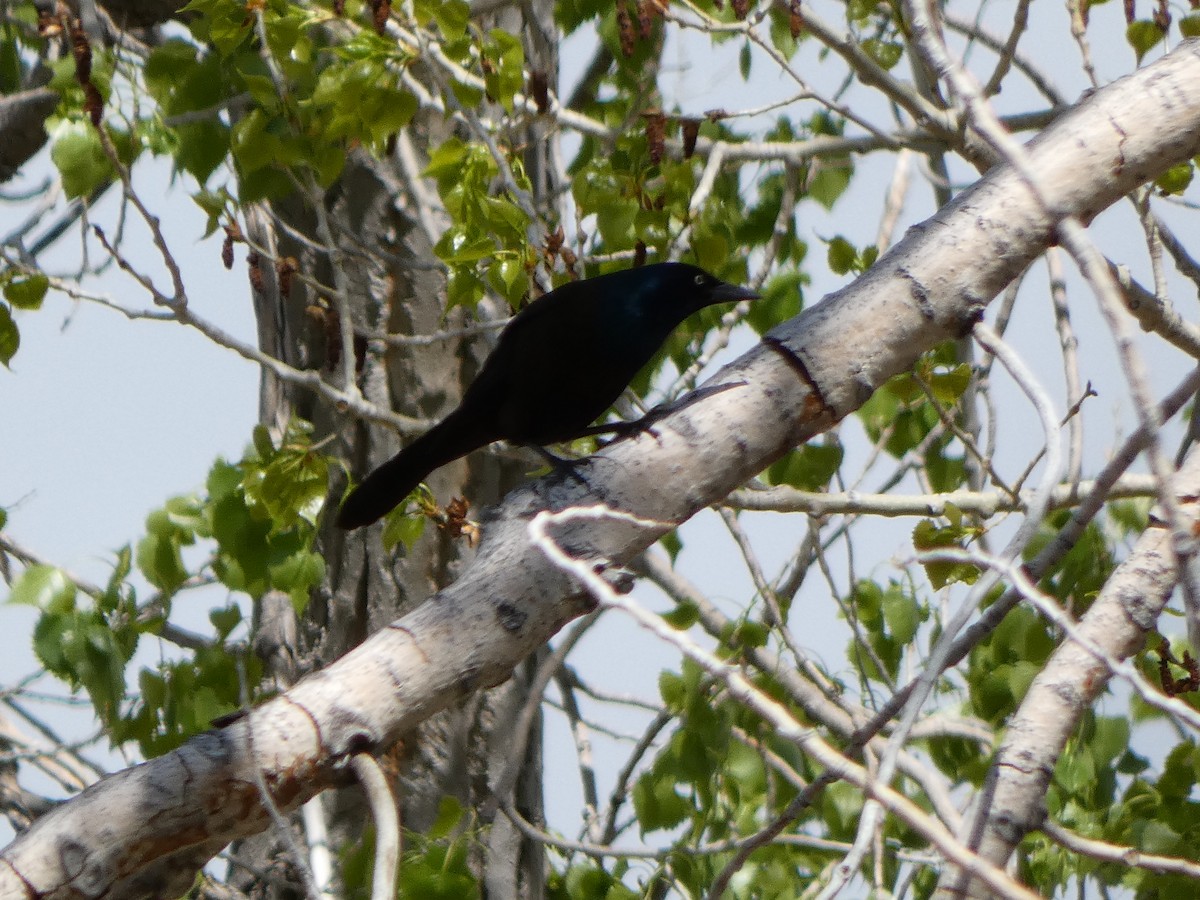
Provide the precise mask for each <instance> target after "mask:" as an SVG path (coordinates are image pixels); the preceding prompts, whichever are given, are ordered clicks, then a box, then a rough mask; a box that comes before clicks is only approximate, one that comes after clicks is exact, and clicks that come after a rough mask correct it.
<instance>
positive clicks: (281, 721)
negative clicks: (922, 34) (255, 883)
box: [0, 41, 1200, 898]
mask: <svg viewBox="0 0 1200 900" xmlns="http://www.w3.org/2000/svg"><path fill="white" fill-rule="evenodd" d="M1197 83H1200V44H1197V43H1196V42H1194V41H1192V42H1187V43H1185V44H1183V45H1182V46H1180V47H1179V48H1178V49H1177V50H1175V51H1174V52H1173V53H1171V54H1170V55H1169V56H1167V57H1165V58H1164V59H1162V60H1161V61H1159V62H1157V63H1155V64H1153V65H1150V66H1147V67H1146V68H1144V69H1141V70H1139V71H1138V72H1136V73H1135V74H1134V75H1132V76H1130V77H1129V78H1126V79H1123V80H1122V81H1119V82H1117V83H1115V84H1113V85H1111V86H1109V87H1106V88H1104V89H1102V90H1099V91H1097V92H1096V93H1095V94H1093V95H1092V96H1091V97H1090V98H1088V99H1087V100H1086V101H1085V102H1084V103H1082V104H1081V105H1080V106H1079V107H1078V108H1077V109H1075V110H1073V111H1072V112H1070V113H1069V114H1067V115H1065V116H1063V117H1062V118H1061V119H1059V120H1057V121H1056V122H1055V124H1054V125H1053V126H1051V127H1050V128H1049V129H1048V130H1047V131H1046V132H1045V133H1044V134H1043V135H1041V136H1040V137H1039V138H1038V139H1036V140H1035V141H1034V142H1032V143H1031V144H1030V145H1029V146H1028V148H1027V149H1028V165H1029V166H1030V167H1031V170H1032V171H1034V172H1036V173H1037V175H1038V178H1039V184H1040V185H1041V187H1042V190H1041V194H1040V196H1041V198H1042V199H1041V200H1039V199H1038V198H1037V197H1035V195H1034V193H1033V192H1032V191H1031V190H1030V189H1029V187H1028V185H1027V184H1026V183H1025V182H1024V181H1023V180H1022V178H1021V177H1020V175H1018V174H1017V173H1016V172H1014V171H1013V170H1011V169H1010V168H1007V167H999V168H997V169H995V170H993V171H991V172H990V173H989V174H988V175H987V176H985V177H984V178H983V179H982V180H981V181H980V182H979V183H978V184H977V185H976V186H975V187H974V188H972V189H970V190H968V191H965V192H963V193H962V194H961V195H959V197H958V198H957V199H956V200H955V201H954V202H953V203H951V204H950V205H949V206H947V207H946V208H945V209H943V210H941V211H939V212H938V213H937V215H935V216H934V217H933V218H931V219H930V220H929V221H927V222H925V223H924V224H923V225H920V226H918V227H915V228H913V229H910V231H909V233H908V235H907V236H906V237H905V238H904V240H903V241H901V242H900V243H899V244H898V245H896V247H894V248H893V249H892V250H891V251H890V252H889V253H888V254H887V255H886V256H885V257H884V258H883V259H881V260H880V261H879V263H878V264H877V265H876V266H875V267H874V268H872V270H871V271H870V272H869V273H868V274H867V275H865V276H864V277H862V278H860V279H859V280H858V281H856V282H855V283H854V284H853V285H851V286H850V287H848V288H846V289H844V290H842V291H839V292H838V293H836V294H834V295H831V296H830V297H828V298H826V299H825V300H824V301H823V302H821V303H820V304H818V305H816V306H814V307H812V308H810V309H808V310H806V311H805V312H804V313H802V314H801V315H800V316H798V317H797V318H796V319H794V320H793V321H791V322H788V323H786V324H784V325H781V326H779V327H778V328H776V329H775V330H773V331H772V332H771V333H770V334H769V335H768V337H767V338H766V340H764V342H763V343H762V344H760V345H758V346H757V347H755V348H754V349H752V350H751V351H750V352H748V353H747V354H745V355H744V356H743V357H742V358H740V359H739V360H737V361H736V362H734V363H732V364H731V365H729V366H727V367H725V368H724V369H723V370H721V371H720V372H718V373H717V375H716V376H714V378H713V379H712V380H711V381H710V382H709V385H708V387H706V388H702V389H701V393H700V395H699V396H698V397H693V398H692V402H690V403H684V404H682V405H680V406H678V407H677V408H676V409H674V410H673V411H671V413H670V414H669V415H666V416H664V417H663V418H662V419H661V420H660V421H658V422H656V423H655V425H654V428H653V429H652V430H650V431H646V432H643V433H641V434H639V435H637V436H635V437H633V438H630V439H628V440H623V441H619V442H617V443H615V444H613V445H611V446H610V447H608V448H606V449H605V450H604V451H603V452H602V453H601V454H598V455H597V456H596V457H595V458H594V459H593V460H592V461H591V463H590V465H589V466H588V468H587V469H586V470H584V473H585V476H586V479H585V480H586V483H585V484H584V483H581V482H580V481H579V480H578V479H575V478H572V477H569V476H550V477H547V478H544V479H542V480H541V481H538V482H535V483H532V484H530V485H527V486H526V487H524V488H522V489H520V490H517V491H515V492H513V493H512V494H511V495H509V497H508V498H507V499H506V500H505V502H504V503H503V504H502V505H501V506H500V507H499V508H497V509H496V510H495V511H493V512H491V513H489V514H488V516H487V518H486V520H485V522H484V540H483V544H482V546H481V548H480V551H479V554H478V556H477V558H476V559H475V561H474V562H473V563H472V564H471V566H470V568H469V569H468V570H467V571H466V572H464V573H463V575H462V577H461V578H460V579H459V580H458V581H457V582H456V583H455V584H453V585H451V586H450V587H449V588H447V589H446V590H444V591H441V592H439V593H438V594H437V595H436V596H435V597H434V598H432V599H431V600H430V601H429V602H428V603H426V604H424V605H423V606H421V607H420V608H418V609H417V610H416V611H414V612H413V613H412V614H410V615H408V616H406V617H405V618H403V619H402V620H400V621H398V622H396V623H394V624H393V625H392V626H390V627H388V628H386V629H384V630H383V631H381V632H379V633H377V634H375V635H373V636H372V637H371V638H370V639H368V640H367V641H366V642H364V643H363V644H362V645H361V646H360V647H359V648H358V649H357V650H355V651H354V652H353V653H351V654H348V655H347V656H345V657H344V658H342V659H341V660H339V661H338V662H337V663H335V664H334V665H333V666H331V667H329V668H328V669H325V670H323V671H321V672H318V673H316V674H314V675H312V676H310V677H309V678H307V679H305V680H304V681H302V682H300V683H299V684H297V685H296V686H295V687H294V688H292V689H291V690H289V691H288V692H287V693H286V694H284V695H282V696H281V697H279V698H277V699H275V700H272V701H271V702H269V703H266V704H264V705H263V706H261V707H259V708H257V709H254V710H252V711H251V712H250V713H248V714H247V715H245V716H243V717H241V718H239V719H237V720H236V721H233V722H230V723H227V724H224V726H223V727H218V728H216V729H215V730H213V731H210V732H208V733H206V734H204V735H201V736H199V737H197V738H195V739H193V740H191V741H189V742H188V743H187V744H186V745H184V746H183V747H181V748H179V749H178V750H176V751H174V752H172V753H169V754H167V755H165V756H162V757H159V758H158V759H155V760H152V761H150V762H147V763H144V764H142V765H140V766H136V767H134V768H132V769H129V770H126V771H124V772H120V773H118V774H116V775H114V776H112V777H110V778H108V779H105V780H104V781H102V782H100V783H98V784H96V785H94V786H93V787H91V788H89V789H88V790H87V791H85V792H84V793H83V794H81V795H80V796H79V797H77V798H75V799H74V800H72V801H70V802H69V803H65V804H63V805H62V806H61V807H59V808H57V809H55V810H54V811H52V812H51V813H49V814H47V815H46V816H44V817H43V818H42V819H40V820H39V821H38V822H36V823H35V824H34V825H33V827H32V828H30V830H29V831H27V832H26V833H25V834H23V835H22V836H21V837H20V838H18V839H17V840H16V841H14V842H13V843H12V844H11V845H9V847H7V848H6V849H5V850H4V851H3V852H0V896H4V897H14V898H20V897H32V896H35V895H36V896H39V897H44V898H52V897H68V896H75V897H77V896H98V895H100V894H102V893H106V892H107V894H108V895H109V896H121V897H141V896H159V895H161V892H160V891H159V888H160V887H161V885H158V884H147V883H146V882H145V881H139V879H138V876H139V873H144V872H145V871H146V870H147V869H149V868H150V867H151V866H154V865H155V864H156V862H161V861H162V860H163V859H165V858H167V857H171V856H173V855H174V856H176V858H187V859H193V858H195V857H196V856H197V855H200V854H202V853H204V852H215V851H216V850H217V849H219V848H220V846H222V845H223V844H224V843H226V842H228V841H230V840H232V839H234V838H235V837H238V836H241V835H246V834H249V833H252V832H255V831H258V830H261V829H262V828H263V827H265V826H266V824H267V821H268V820H267V816H266V813H265V812H264V811H263V809H262V804H261V802H260V800H259V796H258V789H257V787H256V786H255V782H256V776H255V774H254V772H255V771H256V770H257V771H258V772H261V773H262V779H263V781H264V782H265V784H266V785H267V787H268V788H269V789H270V791H271V792H272V794H273V797H274V800H275V803H276V804H277V805H278V807H279V808H280V809H284V810H287V809H292V808H295V807H296V806H297V805H299V804H300V803H302V802H304V801H305V800H306V799H308V798H309V797H311V796H313V795H314V794H316V793H317V792H319V791H321V790H323V789H324V788H326V787H328V786H329V785H331V784H332V783H334V782H335V781H337V780H340V779H341V778H343V777H344V775H343V771H342V770H343V768H344V766H345V765H346V763H347V761H348V760H349V759H350V758H351V757H352V756H353V755H354V754H356V753H359V752H379V751H382V750H383V749H385V748H387V747H388V746H389V745H390V744H391V743H392V742H394V741H395V740H396V739H397V738H398V737H399V736H401V735H402V734H404V733H405V732H406V731H407V730H408V729H411V728H412V727H413V726H414V725H415V724H416V723H418V722H420V721H421V720H422V719H424V718H425V717H427V716H428V715H430V714H431V713H433V712H434V711H436V710H438V709H443V708H445V707H447V706H449V705H451V704H452V703H454V702H455V701H457V700H458V699H460V698H462V697H463V696H465V695H466V694H468V693H470V692H471V691H474V690H476V689H478V688H480V687H486V686H488V685H493V684H497V683H499V682H501V681H503V680H504V679H506V678H507V677H508V675H509V673H510V671H511V669H512V667H513V666H514V665H515V664H516V663H517V662H518V661H520V660H521V659H522V658H524V657H525V656H526V655H527V654H528V653H530V652H531V651H532V650H534V649H535V648H536V647H538V646H540V645H541V644H542V643H543V642H544V641H545V640H546V639H547V638H548V637H549V636H551V635H552V634H554V632H556V631H557V630H558V629H559V628H560V627H561V626H562V624H563V623H564V622H566V621H568V620H569V619H571V618H573V617H574V616H577V615H579V614H580V613H581V612H582V611H583V610H585V609H587V608H588V605H589V604H588V602H587V601H586V600H585V599H584V598H583V597H582V594H581V591H580V589H579V587H578V586H577V585H575V584H573V583H572V581H571V580H570V579H569V578H568V576H567V575H565V574H564V573H563V572H562V571H561V570H560V569H559V568H558V567H557V566H555V565H553V564H551V563H550V562H549V561H547V560H546V558H545V556H544V555H543V554H542V553H541V552H540V551H539V550H538V549H537V548H536V547H534V546H533V545H532V544H531V542H530V539H529V535H528V528H527V524H528V521H529V520H530V519H531V518H532V517H533V516H534V515H536V514H537V513H538V512H539V511H542V510H545V509H550V510H561V509H565V508H568V507H571V506H577V505H591V504H595V503H597V502H602V503H604V504H606V505H608V506H611V507H613V508H618V509H622V510H626V511H628V512H629V513H631V514H632V515H634V516H636V517H639V518H642V519H652V520H656V521H659V522H666V523H679V522H682V521H684V520H685V519H687V518H688V517H689V516H691V515H692V514H694V513H695V512H696V511H698V510H700V509H702V508H704V507H706V506H708V505H709V504H711V503H714V502H716V501H718V500H720V499H721V498H722V497H724V496H725V495H727V494H728V493H729V492H730V491H731V490H732V489H733V488H735V487H737V486H738V485H740V484H741V483H742V482H744V481H745V480H746V479H747V478H749V477H750V476H751V475H753V474H755V473H756V472H759V471H761V470H762V469H763V468H764V467H765V466H767V465H768V464H769V463H771V462H772V461H773V460H775V459H777V458H778V457H779V456H781V455H782V454H783V453H785V452H786V451H787V450H789V449H790V448H792V447H794V446H795V445H796V444H797V443H799V442H801V441H804V440H807V439H808V438H810V437H812V436H813V435H814V434H817V433H819V432H820V431H822V430H824V429H826V428H828V427H829V426H830V425H831V424H832V423H834V422H835V421H837V420H838V419H840V418H841V417H843V416H845V415H847V414H849V413H850V412H852V411H853V410H854V409H856V408H857V407H858V406H859V405H860V404H861V403H862V402H863V401H864V400H866V399H867V398H868V397H869V396H870V395H871V393H872V392H873V391H874V389H875V388H876V387H878V386H879V385H880V384H882V383H883V381H884V380H885V379H887V378H888V377H890V376H891V375H893V374H895V373H897V372H901V371H904V370H905V369H907V368H908V367H910V366H911V365H912V363H913V362H914V360H915V359H916V358H917V357H918V355H919V354H921V353H923V352H924V351H926V350H928V349H930V348H932V347H933V346H935V345H936V344H938V343H939V342H941V341H942V340H944V339H946V338H948V337H958V336H961V335H963V334H965V333H966V332H967V331H969V330H970V328H971V326H972V325H973V324H974V322H975V321H976V320H977V319H978V318H979V316H980V315H981V314H982V311H983V309H984V307H985V306H986V304H987V303H988V302H989V301H990V300H991V298H992V297H993V296H995V295H996V294H997V293H998V292H999V291H1001V290H1002V289H1003V288H1004V286H1005V285H1006V284H1007V283H1008V282H1009V281H1010V280H1011V279H1013V278H1014V277H1015V276H1016V275H1017V274H1018V273H1019V272H1021V271H1022V270H1023V269H1024V268H1025V266H1026V265H1027V264H1028V263H1029V262H1030V261H1031V260H1032V259H1034V258H1035V257H1036V256H1037V255H1038V254H1039V253H1041V252H1042V251H1043V249H1044V248H1045V247H1046V246H1047V245H1048V244H1049V243H1050V242H1051V240H1052V235H1053V233H1054V228H1055V226H1056V224H1057V223H1058V222H1059V221H1061V220H1062V218H1063V217H1065V216H1068V215H1074V216H1078V217H1080V218H1082V219H1089V218H1091V217H1092V216H1094V215H1095V214H1096V213H1098V212H1099V211H1100V210H1101V209H1103V208H1104V207H1105V206H1107V205H1109V204H1111V203H1112V202H1113V201H1115V200H1116V199H1118V198H1119V197H1121V196H1123V195H1124V194H1125V193H1127V192H1128V191H1130V190H1132V189H1133V188H1134V187H1136V186H1138V185H1139V184H1143V183H1145V182H1147V181H1149V180H1150V179H1152V178H1154V177H1155V176H1156V175H1157V174H1159V173H1160V172H1162V171H1164V170H1165V169H1167V168H1169V167H1170V166H1171V165H1172V164H1175V163H1177V162H1180V161H1182V160H1185V159H1188V158H1190V157H1192V156H1194V155H1195V154H1197V153H1198V152H1200V92H1197V91H1195V89H1194V86H1195V85H1196V84H1197ZM714 386H719V387H721V388H722V389H714ZM663 530H665V526H654V527H647V526H639V525H637V524H633V523H630V522H619V521H605V522H586V523H577V524H575V525H570V526H565V527H563V528H561V529H558V530H556V533H555V534H554V539H555V541H556V543H557V544H558V545H559V546H561V547H563V548H564V549H566V550H567V551H568V552H569V553H570V554H571V555H572V556H575V557H577V558H580V557H581V558H585V559H589V560H592V561H594V562H595V564H598V565H599V564H602V563H603V562H605V561H611V562H615V563H621V562H624V561H626V560H629V559H630V558H632V557H633V556H634V555H635V554H636V553H638V552H639V551H640V550H642V549H643V548H644V547H646V546H647V545H649V544H650V543H651V542H652V541H654V540H655V539H656V538H657V537H658V536H659V535H660V534H661V533H662V531H663ZM363 539H376V537H375V532H373V531H370V530H368V531H367V532H366V533H365V535H364V538H363Z"/></svg>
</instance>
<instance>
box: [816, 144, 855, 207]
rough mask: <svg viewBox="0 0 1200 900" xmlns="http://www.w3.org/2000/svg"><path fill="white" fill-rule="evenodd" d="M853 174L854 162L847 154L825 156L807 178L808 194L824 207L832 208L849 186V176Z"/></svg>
mask: <svg viewBox="0 0 1200 900" xmlns="http://www.w3.org/2000/svg"><path fill="white" fill-rule="evenodd" d="M853 174H854V163H852V162H851V161H850V157H849V156H848V155H847V156H828V157H825V158H823V159H822V160H821V161H820V163H819V164H818V165H817V166H816V172H815V173H814V174H813V176H812V178H811V179H810V180H809V184H808V195H809V196H810V197H812V198H813V199H814V200H816V201H817V202H818V203H820V204H821V205H822V206H824V207H825V208H826V209H833V204H834V203H836V202H837V199H838V198H839V197H841V196H842V194H844V193H845V192H846V188H847V187H849V186H850V177H851V176H852V175H853Z"/></svg>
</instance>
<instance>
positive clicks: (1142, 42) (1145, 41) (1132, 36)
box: [1125, 19, 1166, 63]
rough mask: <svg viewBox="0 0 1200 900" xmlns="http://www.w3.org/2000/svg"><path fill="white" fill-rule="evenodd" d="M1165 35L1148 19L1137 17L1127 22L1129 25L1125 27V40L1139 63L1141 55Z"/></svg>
mask: <svg viewBox="0 0 1200 900" xmlns="http://www.w3.org/2000/svg"><path fill="white" fill-rule="evenodd" d="M1165 37H1166V32H1164V31H1163V30H1162V29H1161V28H1159V27H1158V24H1157V23H1155V22H1152V21H1150V20H1149V19H1138V20H1137V21H1136V22H1131V23H1129V27H1128V28H1126V29H1125V40H1126V41H1128V42H1129V46H1130V47H1132V48H1133V52H1134V53H1136V54H1137V60H1138V62H1139V63H1140V62H1141V61H1142V57H1144V56H1145V55H1146V54H1147V53H1148V52H1150V50H1152V49H1153V48H1154V46H1155V45H1156V44H1158V43H1160V42H1161V41H1162V39H1163V38H1165Z"/></svg>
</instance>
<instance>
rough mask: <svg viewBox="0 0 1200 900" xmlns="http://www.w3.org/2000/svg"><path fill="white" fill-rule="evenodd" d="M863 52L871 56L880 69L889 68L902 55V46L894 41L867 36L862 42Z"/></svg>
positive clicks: (898, 60)
mask: <svg viewBox="0 0 1200 900" xmlns="http://www.w3.org/2000/svg"><path fill="white" fill-rule="evenodd" d="M862 49H863V52H864V53H866V54H867V56H869V57H871V59H873V60H874V61H875V62H876V63H877V64H878V65H879V67H880V68H881V69H885V70H886V69H891V68H893V67H894V66H895V65H896V63H898V62H900V60H901V58H902V57H903V56H904V47H903V46H902V45H901V44H899V43H897V42H896V41H882V40H879V39H878V38H867V39H866V40H865V41H863V42H862Z"/></svg>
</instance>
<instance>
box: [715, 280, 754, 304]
mask: <svg viewBox="0 0 1200 900" xmlns="http://www.w3.org/2000/svg"><path fill="white" fill-rule="evenodd" d="M709 296H710V297H712V300H713V302H714V303H731V302H734V301H737V300H757V299H758V298H759V295H758V294H757V293H755V292H754V291H752V290H750V288H747V287H742V286H741V285H738V284H727V283H725V282H721V283H720V284H718V285H717V286H716V287H715V288H713V289H712V293H711V294H710V295H709Z"/></svg>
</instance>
